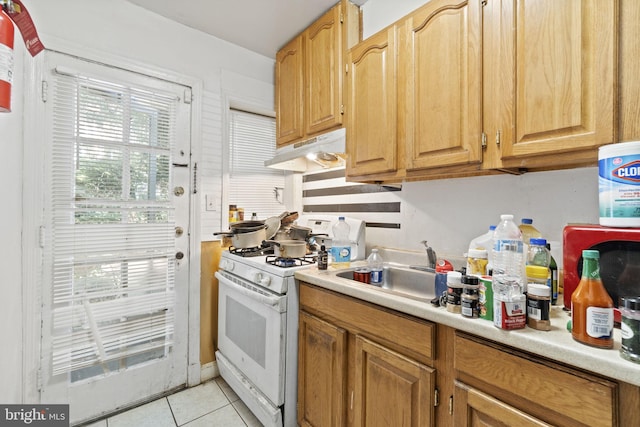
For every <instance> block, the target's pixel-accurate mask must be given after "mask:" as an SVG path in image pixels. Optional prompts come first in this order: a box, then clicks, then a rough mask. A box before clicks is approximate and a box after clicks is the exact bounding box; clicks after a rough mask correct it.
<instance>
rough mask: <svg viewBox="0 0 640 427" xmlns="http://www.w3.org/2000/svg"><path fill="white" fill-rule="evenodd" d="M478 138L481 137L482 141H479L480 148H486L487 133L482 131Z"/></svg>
mask: <svg viewBox="0 0 640 427" xmlns="http://www.w3.org/2000/svg"><path fill="white" fill-rule="evenodd" d="M480 138H481V141H482V142H481V144H482V148H487V134H486V133H484V132H482V135H481V137H480Z"/></svg>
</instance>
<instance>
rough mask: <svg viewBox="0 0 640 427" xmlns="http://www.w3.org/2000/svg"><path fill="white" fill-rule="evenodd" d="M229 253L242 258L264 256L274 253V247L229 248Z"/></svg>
mask: <svg viewBox="0 0 640 427" xmlns="http://www.w3.org/2000/svg"><path fill="white" fill-rule="evenodd" d="M229 253H231V254H233V255H237V256H241V257H253V256H263V255H269V254H272V253H273V246H259V247H253V248H236V247H233V246H230V247H229Z"/></svg>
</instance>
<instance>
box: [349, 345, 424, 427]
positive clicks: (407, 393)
mask: <svg viewBox="0 0 640 427" xmlns="http://www.w3.org/2000/svg"><path fill="white" fill-rule="evenodd" d="M354 366H355V390H354V396H353V399H352V402H351V406H352V410H353V420H354V422H353V424H354V426H363V427H376V426H380V427H385V426H431V425H433V418H434V406H433V395H434V387H435V370H434V369H431V368H429V367H428V366H425V365H422V364H420V363H418V362H416V361H414V360H412V359H409V358H407V357H405V356H403V355H401V354H399V353H396V352H394V351H392V350H389V349H387V348H386V347H382V346H380V345H378V344H376V343H374V342H372V341H369V340H367V339H366V338H363V337H361V336H356V343H355V365H354Z"/></svg>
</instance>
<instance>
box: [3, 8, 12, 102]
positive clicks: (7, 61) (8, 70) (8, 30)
mask: <svg viewBox="0 0 640 427" xmlns="http://www.w3.org/2000/svg"><path fill="white" fill-rule="evenodd" d="M2 3H3V2H2V1H0V112H9V111H11V83H12V82H13V35H14V29H13V21H12V20H11V18H9V15H7V13H6V12H5V10H4V8H3V7H2Z"/></svg>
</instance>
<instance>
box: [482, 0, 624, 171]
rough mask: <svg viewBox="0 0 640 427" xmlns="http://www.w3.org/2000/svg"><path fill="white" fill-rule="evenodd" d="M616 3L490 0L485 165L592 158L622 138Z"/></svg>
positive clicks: (609, 0) (528, 164)
mask: <svg viewBox="0 0 640 427" xmlns="http://www.w3.org/2000/svg"><path fill="white" fill-rule="evenodd" d="M617 3H618V2H617V1H616V0H584V1H577V0H576V1H560V2H559V1H554V0H539V1H535V2H531V1H524V0H489V1H488V2H487V4H486V6H484V31H483V52H484V57H485V61H484V70H483V84H484V94H485V95H484V106H483V114H484V129H485V132H486V134H487V136H488V141H489V148H490V154H491V155H492V158H491V159H489V160H488V162H487V165H486V167H548V166H550V165H555V166H561V165H566V164H567V163H584V162H585V161H586V162H589V161H592V162H593V161H595V160H597V149H596V148H597V147H598V146H600V145H603V144H608V143H612V142H615V141H616V126H617V124H616V110H617V103H616V102H617V101H616V96H617V94H616V83H617V60H618V58H617V34H618V31H619V28H618V17H617Z"/></svg>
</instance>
